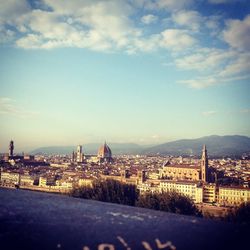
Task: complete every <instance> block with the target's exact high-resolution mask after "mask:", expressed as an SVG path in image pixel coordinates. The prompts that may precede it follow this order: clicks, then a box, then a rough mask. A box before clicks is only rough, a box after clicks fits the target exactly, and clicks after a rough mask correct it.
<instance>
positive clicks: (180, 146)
mask: <svg viewBox="0 0 250 250" xmlns="http://www.w3.org/2000/svg"><path fill="white" fill-rule="evenodd" d="M204 144H206V146H207V149H208V154H209V156H213V157H223V156H229V157H232V156H241V155H242V154H243V153H249V152H250V138H249V137H246V136H239V135H232V136H231V135H227V136H218V135H212V136H205V137H201V138H198V139H185V140H177V141H173V142H168V143H164V144H160V145H157V146H154V147H150V148H147V149H145V150H143V153H144V154H160V155H175V156H176V155H196V156H200V154H201V150H202V145H204Z"/></svg>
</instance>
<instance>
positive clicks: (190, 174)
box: [160, 162, 201, 181]
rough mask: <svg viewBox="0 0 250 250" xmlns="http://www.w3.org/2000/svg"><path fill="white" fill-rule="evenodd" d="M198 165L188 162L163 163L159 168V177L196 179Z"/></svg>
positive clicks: (198, 176) (198, 170) (197, 176)
mask: <svg viewBox="0 0 250 250" xmlns="http://www.w3.org/2000/svg"><path fill="white" fill-rule="evenodd" d="M200 171H201V170H200V166H197V165H190V164H170V163H169V162H168V163H167V164H164V166H163V167H162V169H160V178H162V179H170V180H186V181H187V180H189V181H198V180H199V179H200Z"/></svg>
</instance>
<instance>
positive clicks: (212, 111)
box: [202, 110, 218, 116]
mask: <svg viewBox="0 0 250 250" xmlns="http://www.w3.org/2000/svg"><path fill="white" fill-rule="evenodd" d="M217 113H218V112H217V111H214V110H210V111H204V112H202V115H204V116H211V115H215V114H217Z"/></svg>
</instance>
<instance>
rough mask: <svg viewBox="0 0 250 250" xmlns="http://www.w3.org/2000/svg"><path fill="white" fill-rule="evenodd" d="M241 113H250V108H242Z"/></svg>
mask: <svg viewBox="0 0 250 250" xmlns="http://www.w3.org/2000/svg"><path fill="white" fill-rule="evenodd" d="M240 113H243V114H250V109H242V110H241V111H240Z"/></svg>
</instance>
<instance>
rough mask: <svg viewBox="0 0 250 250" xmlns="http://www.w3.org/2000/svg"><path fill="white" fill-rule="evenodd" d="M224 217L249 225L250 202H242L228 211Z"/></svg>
mask: <svg viewBox="0 0 250 250" xmlns="http://www.w3.org/2000/svg"><path fill="white" fill-rule="evenodd" d="M225 219H226V220H227V221H232V222H236V223H240V224H244V225H247V226H250V202H247V203H242V204H241V205H240V206H239V207H238V208H236V209H232V210H231V211H229V213H228V214H227V216H226V218H225Z"/></svg>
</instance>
